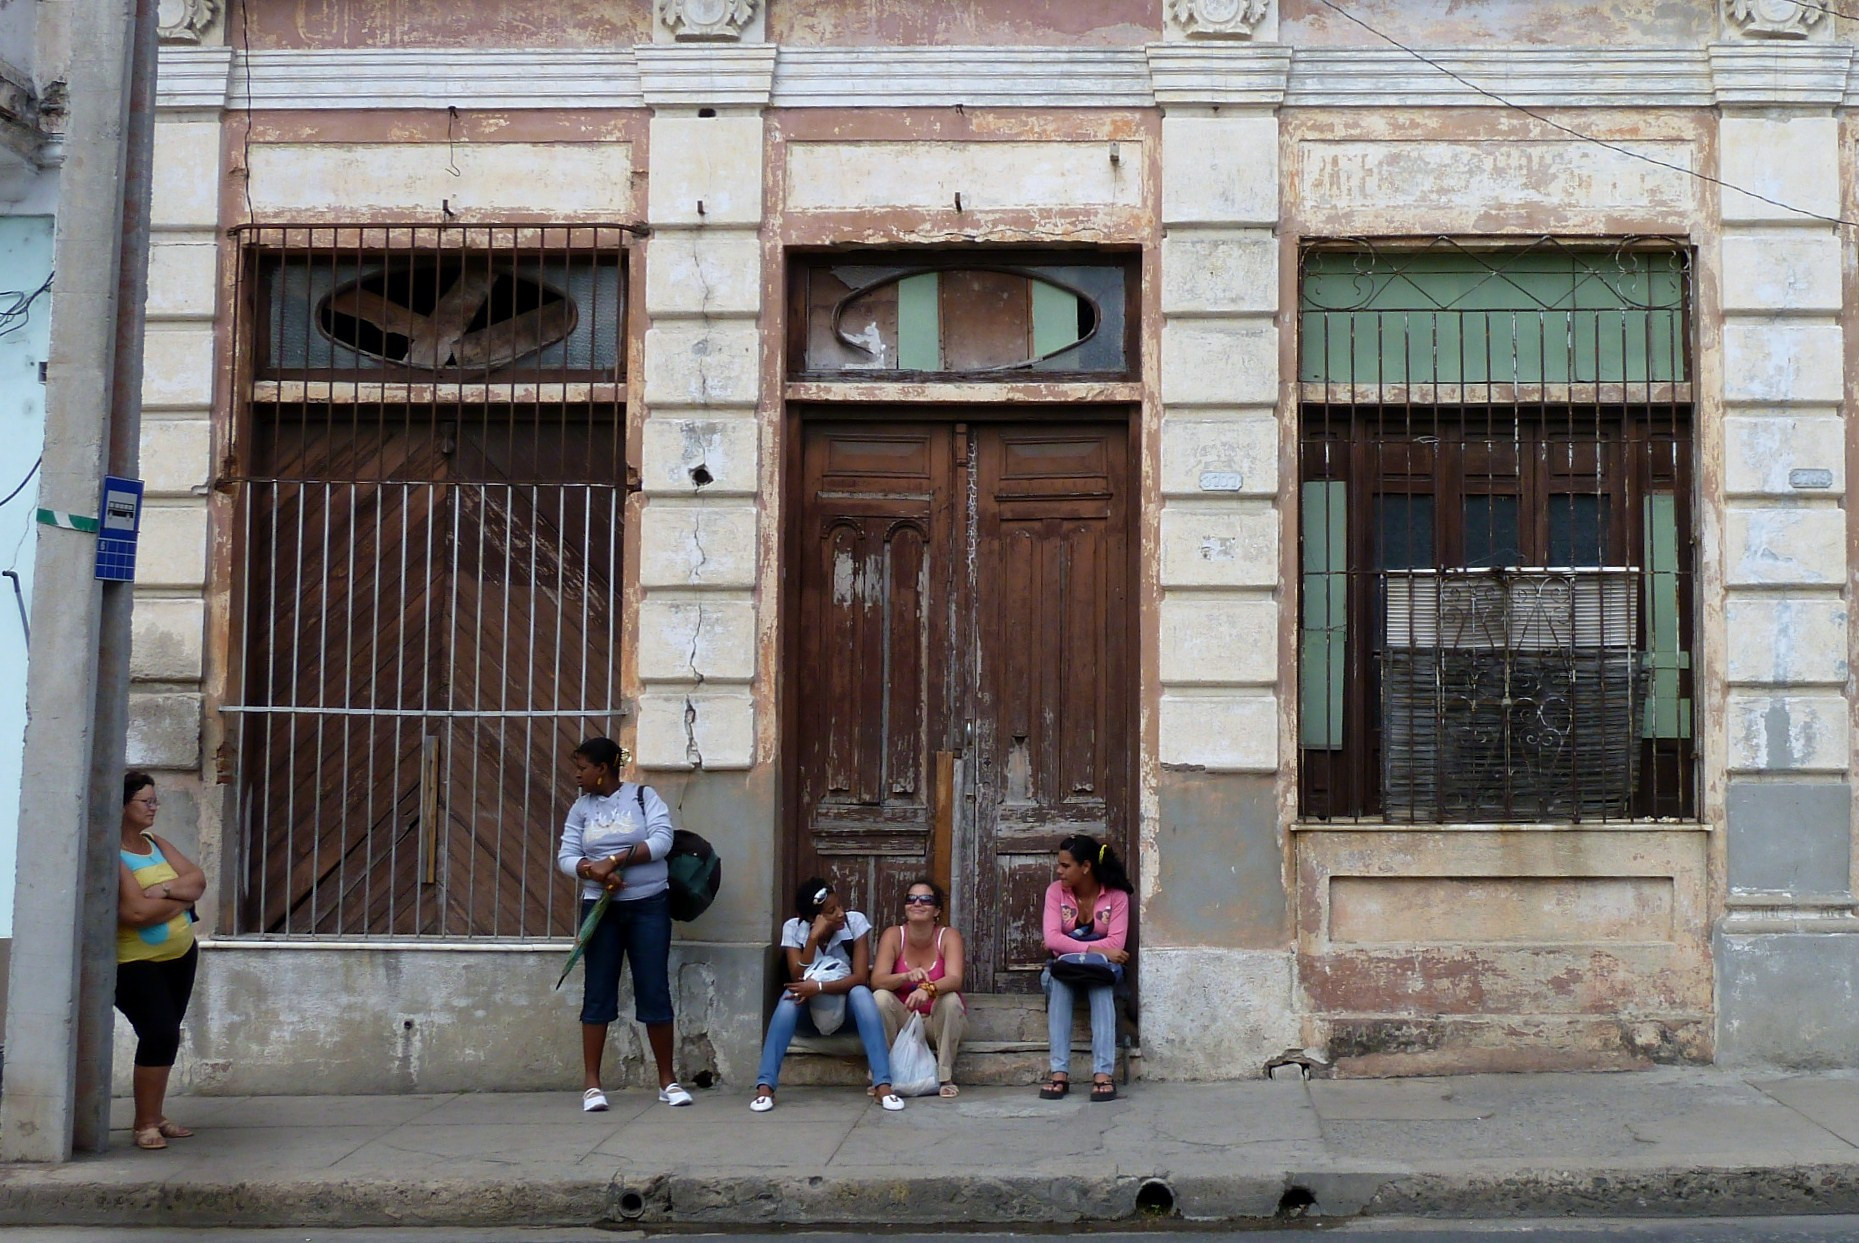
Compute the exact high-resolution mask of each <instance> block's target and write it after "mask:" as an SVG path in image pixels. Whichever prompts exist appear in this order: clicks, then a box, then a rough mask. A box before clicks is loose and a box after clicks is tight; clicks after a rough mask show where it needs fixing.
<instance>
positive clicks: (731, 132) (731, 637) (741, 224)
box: [637, 44, 774, 770]
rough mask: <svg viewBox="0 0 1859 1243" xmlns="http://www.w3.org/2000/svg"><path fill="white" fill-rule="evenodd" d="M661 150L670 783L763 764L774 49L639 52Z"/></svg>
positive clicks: (646, 598) (652, 727)
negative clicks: (767, 178) (766, 225)
mask: <svg viewBox="0 0 1859 1243" xmlns="http://www.w3.org/2000/svg"><path fill="white" fill-rule="evenodd" d="M639 61H640V77H641V81H642V83H643V85H644V89H645V95H646V102H647V103H648V104H649V105H651V106H652V108H653V116H652V123H651V134H650V142H649V149H650V152H651V170H652V173H651V183H650V189H649V192H648V194H649V212H648V218H649V220H650V222H651V225H652V238H651V240H650V241H649V242H648V243H647V244H646V246H645V247H644V248H643V249H644V252H645V258H644V261H645V264H646V303H645V311H646V315H647V316H648V317H649V319H650V321H651V327H650V328H649V329H648V330H647V332H646V338H645V359H644V367H643V376H642V381H641V387H640V395H641V398H642V402H643V405H644V408H645V410H646V418H645V420H644V424H643V429H642V440H641V454H640V478H641V481H642V484H643V487H644V490H645V496H646V500H645V505H644V507H643V508H642V510H641V514H640V527H639V584H640V588H641V597H642V599H641V603H640V609H639V645H638V676H639V682H640V687H641V690H640V697H639V723H638V732H637V743H638V753H639V762H640V764H641V765H643V766H644V767H646V768H656V769H683V770H689V769H695V768H703V769H708V770H719V769H747V768H750V767H751V766H752V765H753V764H754V762H755V703H754V699H753V695H752V690H751V684H752V682H753V680H754V678H755V675H756V672H757V670H756V650H757V627H756V615H755V587H756V577H757V570H758V562H759V554H758V550H759V547H760V545H759V541H758V534H757V533H758V527H759V508H758V505H757V485H758V482H759V480H760V477H761V468H762V463H761V454H760V436H759V429H758V424H757V422H756V407H757V405H758V403H759V402H760V400H761V395H762V394H761V372H762V366H761V361H762V351H761V336H760V328H759V318H760V316H761V311H762V283H761V271H762V262H761V240H760V232H761V223H762V213H763V193H762V186H763V178H762V109H763V108H764V107H765V106H766V104H767V100H768V93H769V89H770V86H771V83H772V80H773V73H774V49H773V48H772V47H767V46H714V45H703V44H692V45H682V46H679V45H660V46H656V47H651V48H640V49H639Z"/></svg>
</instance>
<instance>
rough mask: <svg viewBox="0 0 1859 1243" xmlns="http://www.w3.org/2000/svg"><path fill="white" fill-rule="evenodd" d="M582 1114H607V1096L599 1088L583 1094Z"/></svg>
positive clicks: (590, 1089)
mask: <svg viewBox="0 0 1859 1243" xmlns="http://www.w3.org/2000/svg"><path fill="white" fill-rule="evenodd" d="M581 1112H582V1113H584V1114H602V1113H606V1112H607V1094H606V1093H605V1092H602V1091H601V1090H600V1089H599V1088H589V1089H588V1090H587V1091H585V1092H583V1093H581Z"/></svg>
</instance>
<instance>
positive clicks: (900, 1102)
mask: <svg viewBox="0 0 1859 1243" xmlns="http://www.w3.org/2000/svg"><path fill="white" fill-rule="evenodd" d="M878 1103H879V1104H880V1105H883V1106H884V1107H885V1108H886V1109H888V1110H890V1111H891V1112H892V1113H896V1112H897V1111H898V1110H900V1109H902V1108H903V1107H904V1098H903V1097H901V1096H899V1095H898V1094H897V1093H895V1092H886V1093H885V1094H884V1095H883V1096H880V1097H879V1098H878Z"/></svg>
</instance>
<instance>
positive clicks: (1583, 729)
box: [1298, 238, 1697, 823]
mask: <svg viewBox="0 0 1859 1243" xmlns="http://www.w3.org/2000/svg"><path fill="white" fill-rule="evenodd" d="M1299 284H1300V324H1299V328H1300V333H1299V363H1298V366H1299V384H1300V412H1301V413H1300V441H1301V446H1300V475H1299V477H1300V490H1301V492H1300V501H1301V515H1300V516H1301V522H1300V528H1299V551H1300V557H1301V569H1302V576H1301V577H1302V581H1301V591H1300V604H1299V610H1300V655H1299V733H1300V738H1299V744H1300V760H1301V762H1300V771H1299V789H1300V803H1301V811H1302V814H1303V815H1305V816H1306V817H1308V818H1311V819H1345V820H1356V819H1367V820H1373V819H1384V820H1388V821H1396V822H1410V823H1411V822H1419V823H1449V822H1467V823H1482V822H1547V823H1555V822H1571V823H1572V822H1577V821H1592V820H1616V819H1628V818H1666V817H1672V818H1685V819H1692V818H1695V817H1696V815H1697V792H1696V777H1695V770H1696V749H1695V742H1694V738H1693V730H1692V721H1691V717H1692V708H1693V691H1692V682H1693V671H1692V667H1691V666H1692V652H1693V651H1694V650H1695V644H1694V642H1693V639H1692V635H1693V632H1694V621H1693V613H1694V604H1693V598H1692V597H1693V591H1692V588H1693V568H1692V562H1693V548H1692V542H1693V535H1692V531H1693V518H1692V514H1693V502H1692V490H1693V481H1692V450H1691V405H1692V388H1691V386H1692V381H1691V376H1692V368H1691V358H1690V319H1691V265H1690V257H1689V252H1688V251H1687V250H1686V249H1685V248H1684V247H1682V246H1680V245H1678V244H1676V243H1673V242H1669V241H1665V240H1661V239H1631V240H1621V241H1616V242H1613V243H1609V244H1606V245H1593V244H1584V245H1579V246H1578V245H1570V244H1564V243H1562V242H1558V241H1556V240H1554V239H1547V238H1542V239H1535V240H1533V241H1528V242H1523V243H1517V244H1511V245H1497V244H1490V245H1486V244H1480V245H1476V246H1473V245H1467V244H1464V243H1461V242H1457V241H1454V240H1452V239H1446V238H1440V239H1434V240H1433V241H1430V242H1421V243H1416V244H1404V245H1395V244H1377V243H1374V242H1369V241H1359V240H1357V241H1345V242H1333V243H1320V244H1313V245H1310V246H1308V247H1306V249H1305V251H1304V252H1303V254H1302V256H1301V257H1300V281H1299Z"/></svg>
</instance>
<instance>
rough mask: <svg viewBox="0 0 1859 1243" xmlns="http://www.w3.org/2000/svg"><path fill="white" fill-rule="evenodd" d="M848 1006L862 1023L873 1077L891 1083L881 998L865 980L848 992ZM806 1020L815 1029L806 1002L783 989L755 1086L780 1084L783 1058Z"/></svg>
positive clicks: (770, 1022) (862, 1038)
mask: <svg viewBox="0 0 1859 1243" xmlns="http://www.w3.org/2000/svg"><path fill="white" fill-rule="evenodd" d="M846 1009H848V1010H850V1011H851V1012H852V1021H853V1022H854V1023H856V1024H858V1038H859V1040H860V1042H861V1043H863V1044H864V1046H865V1060H866V1062H868V1063H869V1064H870V1065H871V1081H872V1082H873V1083H889V1082H890V1081H891V1047H890V1046H889V1045H887V1044H886V1043H885V1042H884V1020H883V1019H882V1018H880V1017H879V1015H878V999H877V998H876V997H873V996H872V995H871V990H870V989H869V988H866V987H865V986H864V985H863V984H858V985H854V986H853V989H852V991H851V992H850V993H847V994H846ZM803 1020H804V1021H805V1022H806V1024H807V1030H808V1031H809V1032H812V1031H813V1020H812V1019H811V1018H809V1017H807V1007H806V1005H805V1004H803V1003H801V1002H798V1001H789V1000H788V998H787V994H786V993H783V994H782V995H781V1000H780V1001H777V1002H776V1003H775V1013H774V1017H773V1018H771V1019H769V1020H768V1038H767V1039H766V1040H764V1041H763V1042H762V1064H761V1066H760V1067H758V1068H757V1069H756V1072H755V1086H757V1087H761V1088H767V1089H769V1090H770V1091H773V1090H774V1089H775V1088H776V1087H777V1086H779V1085H778V1083H777V1080H779V1079H780V1077H781V1059H782V1058H784V1057H786V1056H787V1047H788V1045H789V1043H790V1042H792V1041H793V1039H794V1031H795V1029H796V1028H797V1027H799V1026H800V1024H801V1022H802V1021H803Z"/></svg>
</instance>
